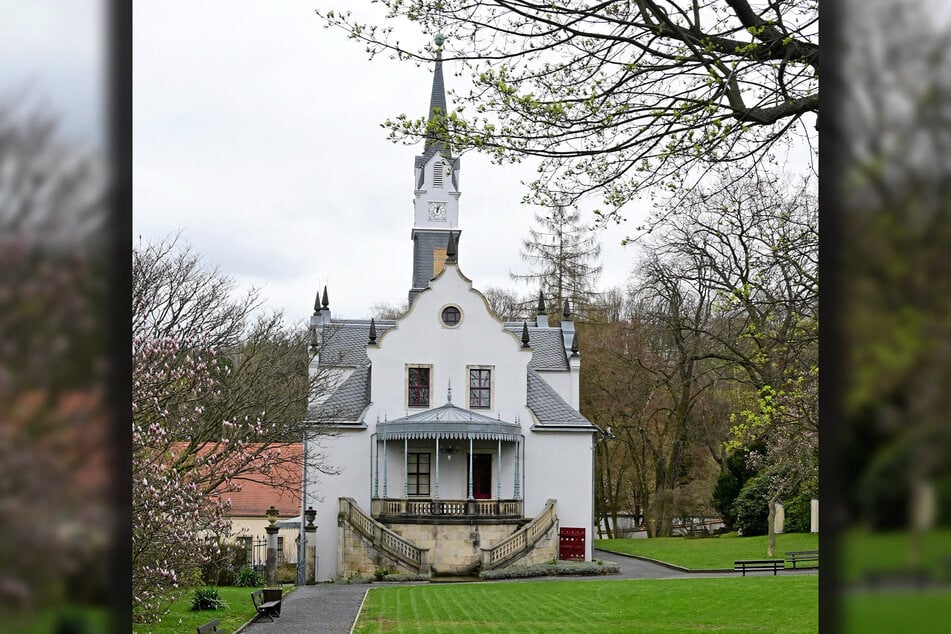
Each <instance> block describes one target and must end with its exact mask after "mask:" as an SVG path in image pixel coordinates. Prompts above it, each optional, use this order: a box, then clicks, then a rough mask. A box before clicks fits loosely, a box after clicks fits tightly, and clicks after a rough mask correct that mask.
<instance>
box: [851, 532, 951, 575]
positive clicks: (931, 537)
mask: <svg viewBox="0 0 951 634" xmlns="http://www.w3.org/2000/svg"><path fill="white" fill-rule="evenodd" d="M910 540H911V536H910V534H909V532H908V531H894V532H887V533H870V532H868V531H865V530H861V529H853V530H850V531H847V532H845V533H844V534H843V536H842V539H841V542H842V543H841V547H842V562H841V564H842V580H843V581H845V582H847V583H848V582H853V581H858V580H861V578H862V577H863V576H864V574H865V572H866V571H868V570H889V569H891V570H900V569H902V568H908V567H909V566H911V565H912V562H911V559H910V552H911V549H910V546H909V543H910ZM949 556H951V529H947V528H943V529H937V530H932V531H929V532H927V533H926V534H925V535H924V539H923V540H922V543H921V560H920V561H919V562H918V565H920V566H921V567H924V568H926V569H933V570H934V572H935V574H937V575H939V576H940V575H943V574H946V571H944V570H943V569H942V568H941V560H942V558H943V557H949Z"/></svg>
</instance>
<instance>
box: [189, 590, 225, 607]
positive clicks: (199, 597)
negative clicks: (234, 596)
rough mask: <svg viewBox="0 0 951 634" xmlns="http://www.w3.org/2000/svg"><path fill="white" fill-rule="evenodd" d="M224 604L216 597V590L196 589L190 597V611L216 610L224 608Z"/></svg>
mask: <svg viewBox="0 0 951 634" xmlns="http://www.w3.org/2000/svg"><path fill="white" fill-rule="evenodd" d="M226 607H228V606H227V605H225V602H224V601H222V600H221V597H220V596H218V589H217V588H198V589H197V590H195V593H194V594H193V595H192V605H191V607H190V608H189V609H190V610H193V611H194V610H217V609H219V608H226Z"/></svg>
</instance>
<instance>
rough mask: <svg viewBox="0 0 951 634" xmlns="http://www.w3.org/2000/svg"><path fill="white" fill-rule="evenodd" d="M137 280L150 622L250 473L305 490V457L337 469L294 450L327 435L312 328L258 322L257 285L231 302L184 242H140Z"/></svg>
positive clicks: (138, 533) (222, 530) (227, 283)
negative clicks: (314, 401)
mask: <svg viewBox="0 0 951 634" xmlns="http://www.w3.org/2000/svg"><path fill="white" fill-rule="evenodd" d="M132 278H133V289H132V290H133V292H132V295H133V297H132V299H133V311H132V312H133V346H132V362H133V368H132V371H133V391H132V412H133V420H132V436H133V447H132V475H133V509H132V510H133V516H132V517H133V539H132V567H133V576H132V582H133V583H132V589H133V609H134V614H135V617H136V620H138V621H150V620H155V619H158V618H160V617H161V614H162V612H163V610H164V609H165V607H166V606H167V603H168V602H169V601H170V600H172V599H174V597H175V596H176V594H177V593H176V590H177V589H180V588H181V587H182V586H183V584H184V585H185V586H188V585H191V584H192V583H193V576H194V574H195V572H196V571H197V568H198V567H199V566H200V565H201V564H202V563H204V562H206V561H207V560H208V558H209V557H211V556H213V555H214V554H216V552H217V550H218V543H219V540H220V539H221V538H222V537H226V536H227V535H228V533H229V522H228V521H227V510H228V494H229V493H232V492H234V491H237V490H240V487H241V486H242V483H243V482H247V481H252V480H253V481H256V482H261V483H264V484H267V485H269V486H274V487H278V488H283V489H291V490H292V491H293V492H294V493H299V491H296V490H295V489H296V488H298V487H300V478H299V477H294V476H295V475H296V474H299V473H300V472H301V470H302V469H303V468H304V466H305V465H304V464H303V461H304V460H306V462H307V464H306V468H307V469H308V470H309V471H310V472H311V473H328V472H331V471H332V470H333V469H332V467H331V466H330V465H329V464H328V462H327V460H326V459H325V457H324V456H323V455H320V454H319V453H318V452H309V455H308V456H307V457H306V458H302V457H301V452H299V451H288V448H289V447H290V446H291V445H296V444H298V443H300V442H301V440H302V439H303V435H304V433H305V432H306V433H308V434H309V435H310V437H311V438H313V437H319V435H320V434H321V433H324V432H323V430H322V428H321V426H320V422H319V421H316V420H312V419H311V417H309V416H308V412H307V402H308V399H309V398H310V397H312V396H313V395H314V394H315V393H316V392H317V391H319V390H323V389H327V387H328V385H327V382H328V380H327V379H326V378H324V377H321V376H309V375H308V356H307V355H308V352H307V351H308V343H309V341H308V336H307V330H306V329H305V328H303V327H301V328H292V327H287V326H285V325H284V323H283V320H282V318H281V316H280V315H265V316H259V317H257V318H254V317H253V313H254V311H255V309H256V307H257V298H256V295H255V293H253V292H252V293H250V294H248V295H245V296H243V297H241V298H239V299H233V295H234V282H233V281H232V280H231V279H229V278H227V277H225V276H223V275H221V274H220V273H219V272H218V271H217V270H214V269H208V268H207V267H206V266H204V265H203V263H202V261H201V258H200V257H198V256H196V255H195V254H193V253H191V252H190V251H189V250H188V249H187V248H179V247H178V246H177V245H176V242H175V241H174V240H172V241H165V242H161V243H159V244H155V245H144V246H139V247H137V248H136V249H135V250H134V253H133V275H132ZM311 353H312V352H311ZM315 454H316V455H315ZM262 512H263V509H262Z"/></svg>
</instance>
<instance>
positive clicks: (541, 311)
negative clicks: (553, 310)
mask: <svg viewBox="0 0 951 634" xmlns="http://www.w3.org/2000/svg"><path fill="white" fill-rule="evenodd" d="M535 312H537V313H538V314H539V315H547V314H548V313H547V312H545V294H544V293H542V290H541V289H538V309H537V310H536V311H535Z"/></svg>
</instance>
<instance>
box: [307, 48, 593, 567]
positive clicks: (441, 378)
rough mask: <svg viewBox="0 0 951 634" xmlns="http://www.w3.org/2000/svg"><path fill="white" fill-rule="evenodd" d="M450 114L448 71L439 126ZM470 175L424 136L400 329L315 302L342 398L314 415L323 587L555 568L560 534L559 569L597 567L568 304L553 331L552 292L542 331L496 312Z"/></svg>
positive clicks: (319, 359) (438, 104)
mask: <svg viewBox="0 0 951 634" xmlns="http://www.w3.org/2000/svg"><path fill="white" fill-rule="evenodd" d="M445 109H446V101H445V91H444V88H443V78H442V68H441V62H437V64H436V70H435V75H434V79H433V91H432V99H431V106H430V117H432V116H433V114H434V113H435V112H437V111H440V112H445ZM459 175H460V161H459V159H458V158H453V157H451V156H450V155H449V152H448V151H447V150H446V148H445V147H444V145H443V144H442V143H441V142H439V141H438V140H436V139H435V138H431V139H428V140H427V142H426V145H425V149H424V152H423V154H422V155H421V156H417V157H416V160H415V174H414V176H415V181H414V184H415V191H414V193H415V206H414V217H413V228H412V239H413V243H414V249H413V262H412V273H413V279H412V285H411V288H410V291H409V298H410V305H409V308H408V310H407V311H406V312H405V313H404V314H403V315H402V316H401V317H399V318H398V319H396V320H392V321H379V322H376V321H374V320H365V321H363V320H360V321H355V320H334V319H332V317H331V311H330V306H329V302H328V295H327V289H326V288H325V289H324V292H323V297H322V299H321V301H320V302H319V303H317V304H315V312H314V315H313V317H312V318H311V323H312V327H313V329H314V332H313V338H314V346H313V349H314V350H315V351H316V352H318V354H317V355H316V356H315V358H314V359H313V361H312V363H311V372H329V373H332V374H333V375H334V376H335V377H336V387H335V389H334V391H333V393H332V394H325V395H323V398H321V399H319V402H314V403H311V406H310V411H311V413H312V416H313V417H314V419H315V420H321V421H326V420H328V419H331V420H332V426H333V428H334V429H335V431H336V432H337V434H336V435H335V436H334V437H332V438H330V439H329V440H328V439H326V438H322V439H321V440H320V447H317V446H316V445H315V444H314V442H313V441H309V442H308V445H307V451H309V452H312V451H321V452H323V453H325V454H326V455H327V457H328V458H329V459H330V461H331V462H332V463H334V464H335V465H336V466H338V467H340V468H341V473H340V474H339V475H335V476H321V477H320V478H319V479H314V478H310V477H309V478H308V479H309V480H310V481H309V482H308V484H307V489H306V490H307V494H308V495H307V498H306V499H305V500H304V505H305V506H309V505H312V506H313V507H314V508H315V509H316V510H317V525H318V527H319V528H318V530H317V533H316V540H317V562H318V563H317V570H316V575H315V577H316V579H317V580H318V581H323V580H326V579H332V578H341V577H343V578H345V577H348V576H351V575H355V574H361V575H366V574H371V573H372V572H373V571H374V570H378V569H380V568H390V569H392V570H400V571H403V572H409V571H411V572H416V573H423V574H428V573H432V574H461V573H470V572H473V571H476V570H479V569H487V568H495V567H500V566H504V565H511V564H515V563H530V562H537V561H545V560H548V559H551V558H552V557H555V556H558V555H559V534H560V535H561V540H560V541H561V549H560V550H561V553H560V554H561V556H562V557H563V558H568V557H571V558H581V557H582V556H583V558H584V559H586V560H589V559H590V558H591V540H592V538H593V532H592V516H593V499H592V498H593V484H592V483H593V479H592V475H593V455H594V454H593V443H594V440H595V435H596V433H597V432H598V429H597V428H596V427H595V426H594V425H592V423H591V422H590V421H588V420H587V419H586V418H585V417H584V416H582V415H581V414H580V413H579V412H578V396H579V395H578V385H579V381H578V378H579V376H578V375H579V370H580V365H581V360H580V357H579V355H578V352H577V340H576V337H575V331H574V324H573V323H572V321H571V319H570V314H569V307H568V306H567V305H566V306H565V307H564V309H563V320H561V323H560V325H558V326H553V327H552V326H549V325H548V317H547V315H546V314H545V307H544V303H543V301H542V299H541V295H540V298H539V314H538V315H537V317H536V319H535V320H534V321H535V323H531V324H529V323H525V322H518V323H503V322H502V321H501V320H500V319H499V318H497V317H496V316H495V315H494V314H493V312H492V311H491V310H490V308H489V306H488V303H487V302H486V299H485V297H484V296H483V295H482V294H481V293H480V292H479V291H478V290H476V289H475V288H473V286H472V282H471V281H470V280H469V279H468V278H467V277H466V276H465V275H463V273H462V271H461V270H460V266H459V262H458V255H457V251H458V241H459V236H460V232H459V231H458V229H457V228H458V227H459V226H460V223H459V218H460V215H459V197H460V182H459ZM477 255H478V256H480V257H485V256H488V255H490V254H477ZM582 536H583V539H584V541H583V548H581V547H580V546H581V539H580V538H581V537H582ZM572 549H576V550H575V552H571V551H572Z"/></svg>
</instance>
